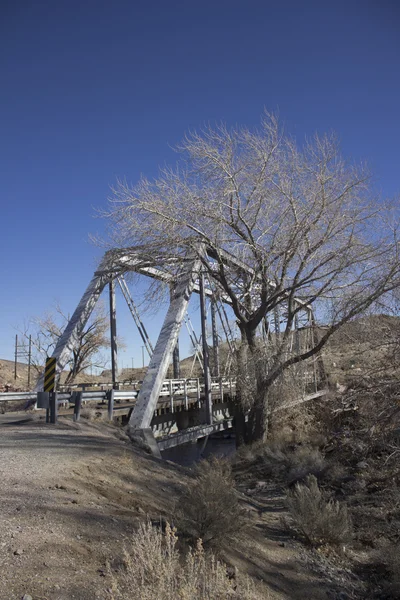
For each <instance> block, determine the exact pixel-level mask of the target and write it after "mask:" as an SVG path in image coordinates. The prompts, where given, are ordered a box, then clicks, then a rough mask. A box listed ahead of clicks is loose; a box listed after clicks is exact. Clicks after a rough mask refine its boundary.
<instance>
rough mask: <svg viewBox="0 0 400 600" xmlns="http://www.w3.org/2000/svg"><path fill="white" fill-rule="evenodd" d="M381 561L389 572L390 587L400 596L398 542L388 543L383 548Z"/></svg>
mask: <svg viewBox="0 0 400 600" xmlns="http://www.w3.org/2000/svg"><path fill="white" fill-rule="evenodd" d="M381 562H382V563H383V564H384V565H385V567H386V568H387V570H388V573H389V581H388V584H389V586H388V587H389V588H390V591H391V592H392V593H393V594H396V596H395V597H396V598H398V597H399V596H400V554H399V547H398V544H393V543H388V544H384V545H383V547H382V548H381Z"/></svg>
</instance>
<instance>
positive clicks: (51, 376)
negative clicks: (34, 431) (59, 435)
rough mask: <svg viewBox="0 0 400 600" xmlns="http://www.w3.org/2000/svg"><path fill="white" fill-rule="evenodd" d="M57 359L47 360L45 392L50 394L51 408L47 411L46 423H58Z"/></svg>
mask: <svg viewBox="0 0 400 600" xmlns="http://www.w3.org/2000/svg"><path fill="white" fill-rule="evenodd" d="M56 365H57V359H56V358H54V357H52V358H46V367H45V370H44V383H43V391H44V392H49V393H50V408H47V410H46V423H57V408H58V406H57V394H56V392H55V381H56Z"/></svg>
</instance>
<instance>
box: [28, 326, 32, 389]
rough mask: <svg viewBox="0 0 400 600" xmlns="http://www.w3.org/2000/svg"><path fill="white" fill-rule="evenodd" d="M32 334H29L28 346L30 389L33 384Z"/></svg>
mask: <svg viewBox="0 0 400 600" xmlns="http://www.w3.org/2000/svg"><path fill="white" fill-rule="evenodd" d="M31 361H32V336H31V335H30V336H29V346H28V389H29V388H30V386H31Z"/></svg>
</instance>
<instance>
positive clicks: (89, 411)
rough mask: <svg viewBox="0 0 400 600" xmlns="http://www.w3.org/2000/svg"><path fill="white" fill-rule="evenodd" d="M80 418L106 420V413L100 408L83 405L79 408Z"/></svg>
mask: <svg viewBox="0 0 400 600" xmlns="http://www.w3.org/2000/svg"><path fill="white" fill-rule="evenodd" d="M81 419H86V420H87V421H106V420H107V415H106V413H105V412H103V411H101V410H97V409H96V408H93V407H91V406H85V407H83V408H82V409H81Z"/></svg>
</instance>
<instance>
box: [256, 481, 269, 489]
mask: <svg viewBox="0 0 400 600" xmlns="http://www.w3.org/2000/svg"><path fill="white" fill-rule="evenodd" d="M266 485H267V484H266V482H265V481H257V483H256V489H257V490H261V489H262V488H265V486H266Z"/></svg>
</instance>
